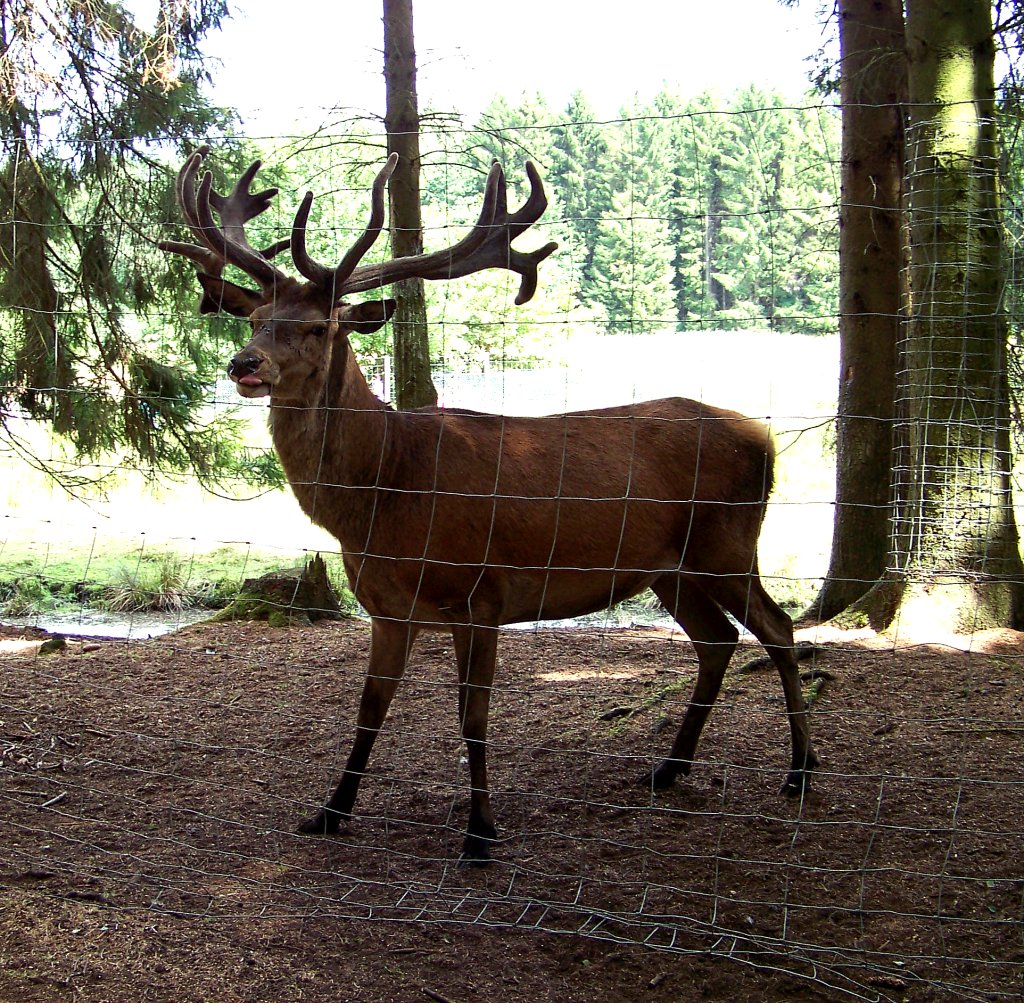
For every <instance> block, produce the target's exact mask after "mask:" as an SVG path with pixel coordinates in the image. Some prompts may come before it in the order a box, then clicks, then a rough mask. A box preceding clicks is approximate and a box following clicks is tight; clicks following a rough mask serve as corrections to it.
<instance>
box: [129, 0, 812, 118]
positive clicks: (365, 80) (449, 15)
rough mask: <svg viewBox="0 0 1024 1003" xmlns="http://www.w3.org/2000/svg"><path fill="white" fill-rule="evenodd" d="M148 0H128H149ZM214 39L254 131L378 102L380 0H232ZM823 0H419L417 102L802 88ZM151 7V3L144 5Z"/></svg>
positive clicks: (615, 105) (609, 100)
mask: <svg viewBox="0 0 1024 1003" xmlns="http://www.w3.org/2000/svg"><path fill="white" fill-rule="evenodd" d="M146 5H147V0H135V2H134V3H132V4H131V6H133V7H135V8H136V9H140V10H141V9H143V8H145V6H146ZM232 7H233V8H235V10H236V13H235V15H234V16H233V18H232V19H231V20H230V21H228V22H227V23H226V25H225V29H224V30H223V31H222V32H219V33H215V34H214V35H212V36H210V38H209V39H208V41H207V44H206V46H205V48H206V51H207V52H209V54H210V55H211V56H212V57H214V58H215V59H216V60H219V65H216V64H211V72H212V73H213V77H214V81H215V91H214V93H215V97H216V99H217V100H218V103H220V104H224V105H229V106H233V107H236V108H238V109H239V110H240V111H241V112H242V114H243V120H244V123H245V126H246V131H247V132H248V133H249V134H250V135H253V136H255V135H258V134H263V135H283V134H285V133H288V132H291V131H293V130H295V128H296V126H297V125H298V126H300V128H301V127H303V126H305V127H315V126H316V125H317V124H318V123H319V121H320V120H321V119H322V118H323V113H322V110H323V109H325V108H327V109H329V108H331V107H334V106H346V107H352V108H357V109H359V110H361V111H370V112H373V113H376V114H382V113H383V108H384V84H383V78H382V75H381V55H380V50H381V47H382V45H383V28H382V25H381V7H382V4H381V0H333V2H324V0H293V2H292V3H282V2H281V0H235V2H234V3H233V4H232ZM819 7H820V0H800V3H799V5H798V6H797V7H796V8H795V9H790V8H785V7H782V6H780V5H779V3H778V2H777V0H629V2H628V3H625V4H615V5H612V4H608V5H607V11H606V12H597V9H598V5H597V4H586V3H583V2H578V0H511V2H509V3H493V2H491V3H488V2H487V0H413V11H414V18H415V34H416V49H417V57H418V64H419V74H418V86H419V95H420V108H421V110H423V109H424V108H426V107H428V106H430V107H433V108H435V109H437V110H458V111H461V112H462V113H463V115H464V116H465V117H466V118H467V120H472V119H473V117H474V116H475V115H476V114H477V113H478V112H479V111H480V110H481V109H482V108H483V107H484V106H485V105H486V104H487V103H488V101H489V100H490V99H491V97H492V96H493V95H494V94H496V93H503V94H504V95H505V96H506V97H508V98H510V99H512V100H515V99H518V97H519V96H520V95H522V94H523V93H524V92H527V93H534V92H539V93H541V94H542V95H543V96H544V97H545V99H546V100H547V101H548V103H549V104H550V105H551V106H552V107H554V108H560V107H563V106H564V105H565V103H566V102H567V100H568V98H569V95H570V94H571V93H572V92H573V91H575V90H581V91H582V92H583V93H584V94H586V95H587V97H588V98H589V99H590V102H591V104H592V105H593V107H594V110H595V112H596V113H597V114H598V116H600V117H614V116H615V115H617V113H618V112H619V110H620V109H621V108H622V107H623V106H625V105H628V104H629V103H630V102H631V101H632V99H633V97H634V96H638V97H639V98H640V99H641V100H647V99H649V98H651V97H652V96H653V95H654V94H655V93H657V91H658V90H659V89H660V88H661V87H662V85H667V86H668V87H669V89H671V90H674V91H675V92H677V93H678V94H680V95H681V96H683V97H688V96H692V95H695V94H697V93H699V92H701V91H702V90H704V89H706V88H709V89H711V90H717V91H719V92H721V93H722V94H729V93H731V92H732V90H733V89H734V88H735V87H737V86H742V85H745V84H748V83H751V82H756V83H758V84H760V85H761V86H763V87H766V88H777V89H779V90H781V91H782V92H783V93H784V94H786V95H787V96H792V97H793V98H798V97H799V96H801V95H802V94H803V92H804V91H805V90H806V87H807V73H808V69H809V64H808V63H807V58H808V57H809V56H811V55H812V54H813V53H814V52H815V51H817V50H818V49H819V48H820V47H821V45H822V42H823V39H824V38H825V37H826V35H827V34H828V32H827V31H826V32H825V34H823V28H822V26H821V24H820V23H819V20H820V16H819V13H818V12H819ZM143 19H144V16H143Z"/></svg>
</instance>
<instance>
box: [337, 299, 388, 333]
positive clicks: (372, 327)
mask: <svg viewBox="0 0 1024 1003" xmlns="http://www.w3.org/2000/svg"><path fill="white" fill-rule="evenodd" d="M397 305H398V304H397V303H396V302H395V301H394V300H367V302H365V303H352V304H348V303H346V304H345V305H344V306H342V307H341V310H340V311H339V312H338V327H339V328H341V330H342V331H357V332H359V333H360V334H372V333H373V332H374V331H379V330H380V329H381V328H382V327H383V326H384V325H385V324H386V323H387V322H388V321H389V320H390V319H391V315H392V314H393V313H394V312H395V307H396V306H397Z"/></svg>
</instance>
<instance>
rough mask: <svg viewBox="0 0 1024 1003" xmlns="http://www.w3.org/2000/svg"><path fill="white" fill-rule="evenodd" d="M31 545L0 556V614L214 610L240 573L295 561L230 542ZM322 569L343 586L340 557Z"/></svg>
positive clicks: (236, 586)
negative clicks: (142, 548)
mask: <svg viewBox="0 0 1024 1003" xmlns="http://www.w3.org/2000/svg"><path fill="white" fill-rule="evenodd" d="M35 549H36V548H30V549H28V550H23V551H19V550H17V549H16V548H8V547H5V551H4V554H3V555H2V556H0V612H2V613H4V614H6V615H8V616H34V615H37V614H40V613H47V612H62V611H65V612H66V611H70V610H73V609H77V608H80V607H82V606H85V607H91V608H94V609H99V610H106V611H113V612H140V611H153V612H178V611H180V610H183V609H195V608H200V609H220V608H221V607H223V606H225V605H227V604H228V603H229V602H231V601H232V600H233V599H234V598H236V597H237V595H238V593H239V590H240V589H241V586H242V583H243V581H244V580H245V579H247V578H258V577H259V576H260V575H263V574H266V573H267V572H269V571H275V570H279V569H280V568H281V567H283V566H286V565H294V564H298V563H301V559H302V558H301V555H294V554H293V555H290V557H288V558H286V559H283V558H282V557H281V555H279V554H273V553H267V554H254V553H252V552H251V551H247V550H244V549H236V548H232V547H221V548H218V549H216V550H212V551H208V552H194V553H191V554H184V553H181V552H179V551H176V550H174V549H171V548H163V547H154V548H151V549H148V550H147V551H146V552H144V553H140V552H139V550H138V548H130V547H128V546H124V547H122V548H120V549H113V550H107V551H105V552H104V553H103V555H102V556H101V557H100V556H97V554H96V553H95V552H94V551H92V550H90V549H88V548H71V549H69V550H67V551H64V552H62V553H61V554H60V557H59V558H54V557H52V556H50V555H47V554H40V553H38V552H34V551H35ZM8 550H10V552H9V553H8ZM328 568H329V575H330V578H331V582H332V584H333V585H334V587H335V589H336V590H340V591H339V594H340V595H341V594H343V592H347V589H346V587H345V584H344V571H343V569H342V568H341V562H340V559H338V558H337V557H335V558H334V560H333V561H330V560H329V561H328Z"/></svg>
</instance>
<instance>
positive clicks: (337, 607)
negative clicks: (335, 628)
mask: <svg viewBox="0 0 1024 1003" xmlns="http://www.w3.org/2000/svg"><path fill="white" fill-rule="evenodd" d="M344 616H345V613H344V612H343V611H342V608H341V604H340V603H339V602H338V595H337V593H336V592H335V591H334V586H332V585H331V582H330V579H329V578H328V577H327V565H326V564H325V563H324V559H323V558H322V557H321V556H320V555H319V554H317V555H316V556H315V557H313V558H311V559H309V560H307V561H306V562H305V563H304V564H303V565H301V566H300V567H296V568H289V569H286V570H283V571H271V572H268V573H267V574H265V575H262V576H261V577H260V578H246V579H245V581H244V582H242V587H241V589H240V590H239V593H238V597H237V598H236V599H235V600H234V601H233V602H232V603H231V604H230V605H229V606H227V607H226V608H225V609H223V610H222V611H221V612H220V613H218V614H217V616H216V617H214V619H216V620H266V621H267V623H269V624H270V625H271V626H274V627H278V626H288V625H290V624H296V623H300V624H301V623H305V624H308V623H312V622H314V621H316V620H341V619H342V618H343V617H344Z"/></svg>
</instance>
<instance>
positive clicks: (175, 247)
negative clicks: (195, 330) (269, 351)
mask: <svg viewBox="0 0 1024 1003" xmlns="http://www.w3.org/2000/svg"><path fill="white" fill-rule="evenodd" d="M209 152H210V148H209V147H208V146H201V147H200V148H199V149H198V150H196V151H195V152H194V153H193V154H192V155H191V156H190V157H189V158H188V160H186V161H185V163H184V165H183V166H182V168H181V170H180V171H179V172H178V177H177V181H176V182H175V193H176V195H177V198H178V205H179V206H180V207H181V214H182V217H183V218H184V220H185V223H186V225H187V226H188V228H189V230H191V231H192V234H193V236H194V237H196V239H197V240H198V241H199V242H200V243H198V244H189V243H185V242H182V241H178V240H162V241H160V242H159V244H158V246H159V247H160V249H161V250H164V251H170V252H172V253H173V254H180V255H182V256H184V257H186V258H189V259H190V260H191V261H194V262H195V263H196V264H197V265H198V266H199V267H200V268H201V269H202V270H203V271H204V272H206V273H207V274H209V275H213V276H219V275H220V274H221V272H222V271H223V269H224V266H225V265H226V264H232V265H236V266H237V267H239V268H241V269H242V271H244V272H245V273H246V274H247V275H250V276H251V277H252V278H254V279H255V280H256V281H257V282H259V283H260V285H262V286H269V285H273V284H274V282H275V281H280V280H281V279H283V278H285V275H284V273H283V272H281V271H279V270H278V269H277V268H275V267H274V266H273V265H272V264H271V263H270V260H269V259H270V258H273V257H274V256H275V255H277V254H279V253H280V252H281V251H283V250H284V249H285V248H286V247H288V246H289V244H290V240H279V241H277V243H275V244H272V245H271V246H270V247H268V248H266V249H265V250H263V251H256V250H254V249H253V248H252V247H250V246H249V242H248V240H246V237H245V224H246V223H247V222H249V220H251V219H254V218H255V217H256V216H259V215H260V213H262V212H265V211H266V210H267V209H268V208H269V207H270V203H271V201H272V199H273V198H274V196H275V195H276V194H277V189H276V188H268V189H266V190H265V191H262V192H257V193H251V192H250V191H249V186H250V185H251V184H252V181H253V179H254V178H255V177H256V173H257V172H258V171H259V169H260V166H261V164H260V161H258V160H257V161H255V162H254V163H252V164H250V165H249V167H248V169H247V170H246V171H245V172H244V173H243V174H242V176H241V177H240V178H239V179H238V181H237V182H236V183H235V186H234V188H232V189H231V191H230V193H229V194H228V195H226V196H224V195H220V194H219V193H218V192H215V191H213V175H212V174H211V173H210V172H209V171H207V172H206V174H205V175H204V177H203V180H202V182H201V183H200V186H199V191H198V193H197V191H196V184H195V178H196V174H197V173H198V171H199V166H200V164H202V162H203V159H204V158H205V157H206V155H207V154H208V153H209ZM211 206H212V208H213V209H215V210H216V212H217V215H218V216H220V220H221V225H220V226H219V227H218V226H217V225H216V223H215V222H214V220H213V214H212V212H211V211H210V207H211ZM201 207H205V210H206V211H205V212H203V211H202V208H201Z"/></svg>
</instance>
